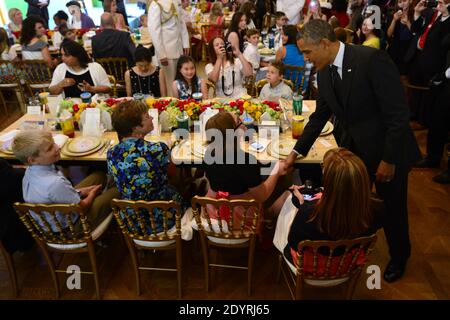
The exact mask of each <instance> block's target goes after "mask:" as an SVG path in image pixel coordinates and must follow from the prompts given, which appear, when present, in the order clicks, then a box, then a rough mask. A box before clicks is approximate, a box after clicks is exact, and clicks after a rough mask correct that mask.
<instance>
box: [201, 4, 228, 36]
mask: <svg viewBox="0 0 450 320" xmlns="http://www.w3.org/2000/svg"><path fill="white" fill-rule="evenodd" d="M224 22H225V17H224V15H223V4H222V2H220V1H216V2H214V3H213V4H212V7H211V13H210V14H209V29H208V33H207V34H206V41H207V42H209V41H211V39H212V38H214V37H223V32H224Z"/></svg>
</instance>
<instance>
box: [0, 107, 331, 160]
mask: <svg viewBox="0 0 450 320" xmlns="http://www.w3.org/2000/svg"><path fill="white" fill-rule="evenodd" d="M304 105H306V106H307V108H308V109H309V111H307V112H303V114H302V115H303V116H305V118H306V119H307V118H308V117H309V115H310V114H311V113H312V112H313V111H314V110H315V105H316V102H315V101H313V100H307V101H304ZM46 118H52V117H51V116H50V115H46ZM30 120H31V121H33V120H39V116H35V115H24V116H22V117H21V118H20V119H18V120H17V121H15V122H14V123H13V124H11V125H10V126H9V127H7V128H6V129H5V130H3V131H2V132H0V136H1V135H3V134H5V133H8V132H10V131H12V130H14V129H19V128H20V126H21V124H22V123H23V122H24V121H30ZM52 133H55V134H56V133H61V132H60V131H52ZM79 136H81V132H80V131H75V137H79ZM291 136H292V134H291V131H290V129H289V130H288V131H286V132H284V133H280V139H284V138H286V139H287V140H290V139H292V138H291ZM102 139H103V140H105V141H108V142H110V141H112V142H113V143H112V144H111V145H115V144H117V143H118V142H119V140H118V136H117V133H116V132H114V131H109V132H104V133H103V136H102ZM145 139H146V140H147V141H153V142H158V141H161V142H164V143H166V144H167V145H169V147H170V146H173V145H175V146H174V147H173V148H172V154H171V156H172V161H173V162H174V163H175V164H178V165H201V164H202V163H203V159H202V158H201V157H199V156H198V155H194V154H193V152H191V147H190V146H192V145H194V144H195V143H200V142H199V141H200V137H199V134H196V133H190V141H189V142H187V141H183V142H181V143H178V142H179V141H176V137H175V134H174V133H173V132H167V133H161V135H158V136H151V135H147V136H146V137H145ZM175 142H177V143H175ZM0 143H1V141H0ZM66 143H67V142H66ZM242 147H243V149H244V150H245V151H248V152H249V153H252V154H254V155H255V156H256V158H257V159H258V161H259V162H260V163H262V164H267V163H270V162H275V161H277V160H278V158H277V157H274V156H272V155H270V154H269V153H268V152H267V151H268V149H269V147H270V146H268V147H267V148H266V150H265V151H263V152H259V153H258V152H254V151H251V150H249V149H248V147H249V144H248V143H244V144H243V145H242ZM335 147H337V145H336V140H335V139H334V136H333V134H328V135H325V136H320V137H319V138H318V139H317V140H316V142H315V143H314V145H313V147H312V148H311V150H310V152H309V153H308V155H307V156H306V157H299V158H298V159H297V161H296V162H297V163H298V164H301V163H308V164H313V163H317V164H319V163H321V162H322V160H323V156H324V154H325V152H326V151H328V150H329V149H332V148H335ZM0 157H2V158H4V159H6V160H8V161H10V162H17V161H18V160H17V159H16V158H15V156H14V155H13V154H8V153H4V152H2V151H0ZM61 161H62V162H64V163H66V164H69V163H70V164H74V165H76V164H78V165H81V164H84V165H86V164H87V165H89V164H92V163H93V162H105V161H106V152H105V149H104V148H101V149H100V150H99V151H97V152H94V153H91V154H89V155H85V156H77V157H74V156H67V155H65V154H63V153H62V154H61Z"/></svg>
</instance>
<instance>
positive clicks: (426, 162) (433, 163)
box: [414, 157, 440, 168]
mask: <svg viewBox="0 0 450 320" xmlns="http://www.w3.org/2000/svg"><path fill="white" fill-rule="evenodd" d="M439 165H440V161H439V160H433V159H430V158H428V157H425V158H423V159H422V160H419V161H417V162H416V163H415V164H414V167H415V168H438V167H439Z"/></svg>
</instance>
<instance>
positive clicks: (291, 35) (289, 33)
mask: <svg viewBox="0 0 450 320" xmlns="http://www.w3.org/2000/svg"><path fill="white" fill-rule="evenodd" d="M283 33H284V35H285V36H286V37H287V38H288V39H287V41H286V44H297V33H298V30H297V27H296V26H294V25H292V24H287V25H284V26H283Z"/></svg>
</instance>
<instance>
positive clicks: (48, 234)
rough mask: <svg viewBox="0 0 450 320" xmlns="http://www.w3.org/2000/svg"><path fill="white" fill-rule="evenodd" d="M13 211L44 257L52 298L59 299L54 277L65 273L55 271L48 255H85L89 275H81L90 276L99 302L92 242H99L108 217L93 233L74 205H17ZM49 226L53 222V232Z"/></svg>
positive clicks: (80, 211) (108, 218)
mask: <svg viewBox="0 0 450 320" xmlns="http://www.w3.org/2000/svg"><path fill="white" fill-rule="evenodd" d="M14 209H15V210H16V211H17V213H18V214H19V217H20V219H21V220H22V222H23V223H24V224H25V226H26V228H27V229H28V231H30V233H31V235H32V236H33V238H34V239H35V240H36V242H37V244H38V245H39V248H40V249H41V250H42V253H43V254H44V257H45V259H46V261H47V263H48V266H49V269H50V273H51V275H52V278H53V282H54V285H55V290H56V297H57V298H59V297H60V286H59V281H58V275H57V273H66V272H67V271H66V270H64V269H58V268H59V267H60V266H59V263H60V262H61V261H59V262H58V263H55V261H54V260H53V258H52V256H51V253H53V252H56V253H63V254H64V253H71V254H72V253H88V255H89V259H90V263H91V266H92V271H90V272H86V271H83V272H81V273H82V274H92V275H93V276H94V282H95V289H96V296H97V299H100V285H99V277H98V268H97V259H96V254H95V244H94V241H96V240H97V239H99V238H100V236H101V235H103V234H104V232H105V231H106V230H107V228H108V226H109V224H110V223H111V221H112V213H111V214H109V215H108V216H107V217H106V218H104V219H103V221H102V222H101V223H100V224H99V225H98V226H97V227H96V228H95V230H91V226H90V224H89V222H88V218H87V216H86V214H85V212H84V211H83V209H82V208H81V207H80V206H79V205H77V204H49V205H44V204H29V203H18V202H17V203H15V204H14ZM74 215H79V218H78V221H76V222H75V223H74V222H73V221H72V219H71V218H70V217H72V218H73V217H74ZM64 220H65V221H66V222H67V227H63V225H62V223H61V221H64ZM50 222H54V224H55V226H56V229H57V230H56V231H54V230H52V228H51V225H50ZM61 260H62V259H61Z"/></svg>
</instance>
